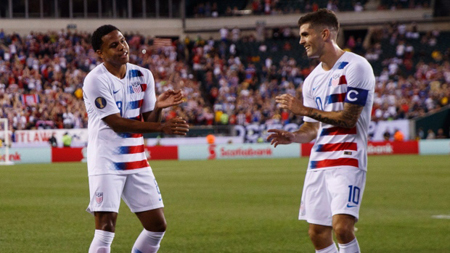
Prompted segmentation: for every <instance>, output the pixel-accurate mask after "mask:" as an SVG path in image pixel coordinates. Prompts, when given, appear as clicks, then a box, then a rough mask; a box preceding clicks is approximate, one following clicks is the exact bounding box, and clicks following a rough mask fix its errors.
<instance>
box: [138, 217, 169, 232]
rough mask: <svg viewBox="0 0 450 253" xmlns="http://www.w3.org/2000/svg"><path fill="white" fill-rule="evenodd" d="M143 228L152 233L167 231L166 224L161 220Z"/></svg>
mask: <svg viewBox="0 0 450 253" xmlns="http://www.w3.org/2000/svg"><path fill="white" fill-rule="evenodd" d="M144 228H145V229H146V230H148V231H152V232H165V231H166V229H167V222H166V220H165V219H163V220H160V221H156V222H152V223H151V224H149V225H148V226H146V227H144Z"/></svg>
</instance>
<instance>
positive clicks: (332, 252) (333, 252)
mask: <svg viewBox="0 0 450 253" xmlns="http://www.w3.org/2000/svg"><path fill="white" fill-rule="evenodd" d="M338 252H339V251H338V249H337V247H336V244H335V243H334V242H333V244H331V245H330V246H328V247H326V248H325V249H321V250H316V253H338Z"/></svg>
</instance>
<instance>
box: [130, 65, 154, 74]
mask: <svg viewBox="0 0 450 253" xmlns="http://www.w3.org/2000/svg"><path fill="white" fill-rule="evenodd" d="M127 69H128V74H129V75H130V77H139V76H148V75H151V71H150V70H149V69H147V68H144V67H141V66H138V65H136V64H133V63H127Z"/></svg>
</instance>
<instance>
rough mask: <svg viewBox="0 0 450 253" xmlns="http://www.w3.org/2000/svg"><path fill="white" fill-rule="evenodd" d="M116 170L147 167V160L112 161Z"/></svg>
mask: <svg viewBox="0 0 450 253" xmlns="http://www.w3.org/2000/svg"><path fill="white" fill-rule="evenodd" d="M114 166H115V168H116V170H135V169H141V168H145V167H149V166H150V165H149V164H148V161H147V160H140V161H134V162H123V163H114Z"/></svg>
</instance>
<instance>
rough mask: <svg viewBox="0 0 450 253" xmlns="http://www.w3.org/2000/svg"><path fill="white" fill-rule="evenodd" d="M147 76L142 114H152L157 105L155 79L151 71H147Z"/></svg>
mask: <svg viewBox="0 0 450 253" xmlns="http://www.w3.org/2000/svg"><path fill="white" fill-rule="evenodd" d="M145 72H146V75H147V78H146V79H147V80H146V82H147V88H146V89H145V94H144V102H143V104H142V108H141V112H142V113H145V112H150V111H153V110H154V109H155V104H156V94H155V79H154V78H153V74H152V72H151V71H150V70H148V69H147V70H146V71H145Z"/></svg>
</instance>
